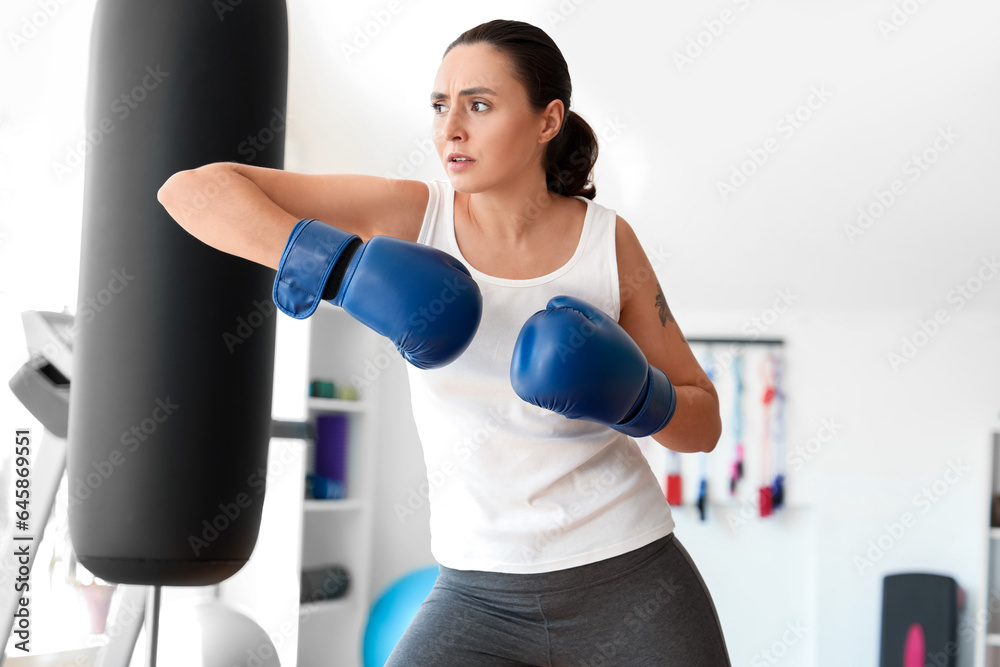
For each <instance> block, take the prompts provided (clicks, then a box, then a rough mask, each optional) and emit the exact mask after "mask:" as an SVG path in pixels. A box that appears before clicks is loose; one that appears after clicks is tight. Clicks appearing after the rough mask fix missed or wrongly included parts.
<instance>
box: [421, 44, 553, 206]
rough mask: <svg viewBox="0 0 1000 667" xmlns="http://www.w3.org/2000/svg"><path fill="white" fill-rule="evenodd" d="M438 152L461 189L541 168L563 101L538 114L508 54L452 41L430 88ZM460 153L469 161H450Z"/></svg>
mask: <svg viewBox="0 0 1000 667" xmlns="http://www.w3.org/2000/svg"><path fill="white" fill-rule="evenodd" d="M430 102H431V105H432V113H433V114H434V118H433V122H432V128H431V129H432V135H433V137H434V145H435V147H436V148H437V152H438V157H439V158H440V159H441V163H442V164H443V165H444V168H445V171H446V172H447V173H448V178H449V179H450V180H451V183H452V186H453V187H454V188H455V190H458V191H459V192H465V193H471V192H481V191H483V190H487V189H489V188H491V187H495V186H496V185H498V184H502V183H505V182H508V181H510V180H511V179H517V178H524V177H525V175H527V174H535V173H536V172H538V173H543V170H542V166H541V158H542V156H543V155H544V152H545V146H546V142H547V141H548V140H549V139H551V138H552V137H553V136H555V134H556V133H557V132H558V129H559V126H560V124H561V122H562V103H561V102H559V101H554V102H552V103H550V104H549V106H548V107H547V109H546V111H544V112H542V113H540V114H536V113H535V112H533V111H532V110H531V108H530V107H529V105H528V97H527V93H526V92H525V90H524V87H523V86H522V85H521V84H520V83H519V82H518V81H517V80H516V79H514V77H513V76H512V75H511V73H510V71H509V66H508V61H507V57H506V56H504V55H503V54H501V53H500V52H499V51H496V50H495V49H494V48H493V47H491V46H489V45H488V44H482V43H480V44H471V45H462V46H456V47H454V48H453V49H452V50H451V51H449V52H448V55H446V56H445V57H444V60H442V61H441V66H440V67H439V68H438V72H437V76H436V77H435V78H434V88H433V90H432V92H431V100H430ZM453 153H461V154H462V155H464V156H466V157H468V158H469V161H457V162H456V161H453V159H452V158H451V157H450V156H451V154H453Z"/></svg>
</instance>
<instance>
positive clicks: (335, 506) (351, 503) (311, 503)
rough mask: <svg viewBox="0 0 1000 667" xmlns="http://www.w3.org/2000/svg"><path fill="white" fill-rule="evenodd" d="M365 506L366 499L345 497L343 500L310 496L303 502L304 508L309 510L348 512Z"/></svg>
mask: <svg viewBox="0 0 1000 667" xmlns="http://www.w3.org/2000/svg"><path fill="white" fill-rule="evenodd" d="M364 506H365V503H364V501H362V500H359V499H357V498H344V499H341V500H317V499H315V498H310V499H308V500H306V501H304V503H303V509H305V511H307V512H348V511H352V510H359V509H361V508H363V507H364Z"/></svg>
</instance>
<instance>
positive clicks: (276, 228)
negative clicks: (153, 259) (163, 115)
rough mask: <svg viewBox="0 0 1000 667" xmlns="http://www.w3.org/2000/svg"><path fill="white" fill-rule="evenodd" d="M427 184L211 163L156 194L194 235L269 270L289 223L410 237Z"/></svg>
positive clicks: (421, 211)
mask: <svg viewBox="0 0 1000 667" xmlns="http://www.w3.org/2000/svg"><path fill="white" fill-rule="evenodd" d="M428 197H429V193H428V189H427V185H426V184H425V183H423V182H421V181H408V180H394V179H387V178H380V177H377V176H367V175H363V174H316V175H313V174H300V173H295V172H288V171H284V170H281V169H268V168H266V167H254V166H250V165H244V164H239V163H234V162H216V163H212V164H208V165H205V166H203V167H198V168H197V169H189V170H185V171H181V172H178V173H176V174H174V175H173V176H171V177H170V178H169V179H167V181H166V182H165V183H164V184H163V185H162V186H161V187H160V190H159V192H157V199H158V200H159V202H160V203H161V204H162V205H163V207H164V208H165V209H166V210H167V212H168V213H169V214H170V215H171V217H173V218H174V220H176V221H177V223H178V224H180V225H181V226H182V227H183V228H184V229H185V230H187V231H188V233H190V234H191V235H192V236H194V237H195V238H197V239H199V240H201V241H202V242H204V243H207V244H208V245H210V246H212V247H213V248H217V249H219V250H222V251H223V252H226V253H229V254H231V255H237V256H239V257H243V258H244V259H248V260H250V261H253V262H257V263H258V264H263V265H264V266H269V267H271V268H272V269H277V268H278V262H279V260H280V259H281V253H282V251H283V249H284V247H285V243H286V241H287V240H288V235H289V233H290V232H291V230H292V227H294V226H295V223H296V222H298V221H299V220H301V219H302V218H315V219H317V220H319V221H321V222H324V223H326V224H329V225H332V226H334V227H337V228H339V229H342V230H344V231H346V232H349V233H352V234H357V235H358V236H360V237H361V238H362V240H365V241H367V240H368V239H370V238H371V237H372V236H375V235H384V236H394V237H396V238H402V239H406V240H408V241H416V239H417V234H418V233H419V231H420V224H421V222H422V221H423V217H424V212H425V210H426V208H427V200H428Z"/></svg>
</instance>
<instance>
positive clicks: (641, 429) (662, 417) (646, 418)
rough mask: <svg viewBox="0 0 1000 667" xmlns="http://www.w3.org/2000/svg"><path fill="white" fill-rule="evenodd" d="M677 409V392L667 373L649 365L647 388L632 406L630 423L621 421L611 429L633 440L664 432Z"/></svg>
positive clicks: (629, 417) (628, 418) (628, 417)
mask: <svg viewBox="0 0 1000 667" xmlns="http://www.w3.org/2000/svg"><path fill="white" fill-rule="evenodd" d="M676 407H677V391H676V390H675V389H674V385H673V384H671V382H670V379H669V378H667V375H666V373H664V372H663V371H661V370H660V369H659V368H656V367H655V366H653V365H652V364H650V365H649V372H648V374H647V376H646V387H645V390H644V392H643V394H641V395H640V396H639V399H638V400H637V401H636V405H634V406H632V410H630V411H629V415H628V416H627V417H626V419H627V420H628V421H625V420H623V421H621V422H619V423H617V424H615V425H614V426H612V427H611V428H613V429H615V430H616V431H620V432H622V433H624V434H625V435H630V436H632V437H633V438H642V437H645V436H647V435H652V434H654V433H657V432H659V431H660V430H662V429H663V428H664V427H665V426H666V425H667V424H668V423H670V420H671V418H673V416H674V409H675V408H676Z"/></svg>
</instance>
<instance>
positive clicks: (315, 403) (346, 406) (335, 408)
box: [307, 396, 369, 412]
mask: <svg viewBox="0 0 1000 667" xmlns="http://www.w3.org/2000/svg"><path fill="white" fill-rule="evenodd" d="M307 405H308V406H309V408H310V409H311V410H322V411H324V412H368V410H369V405H368V402H367V401H364V400H357V401H348V400H344V399H342V398H317V397H316V396H310V397H309V399H308V403H307Z"/></svg>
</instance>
